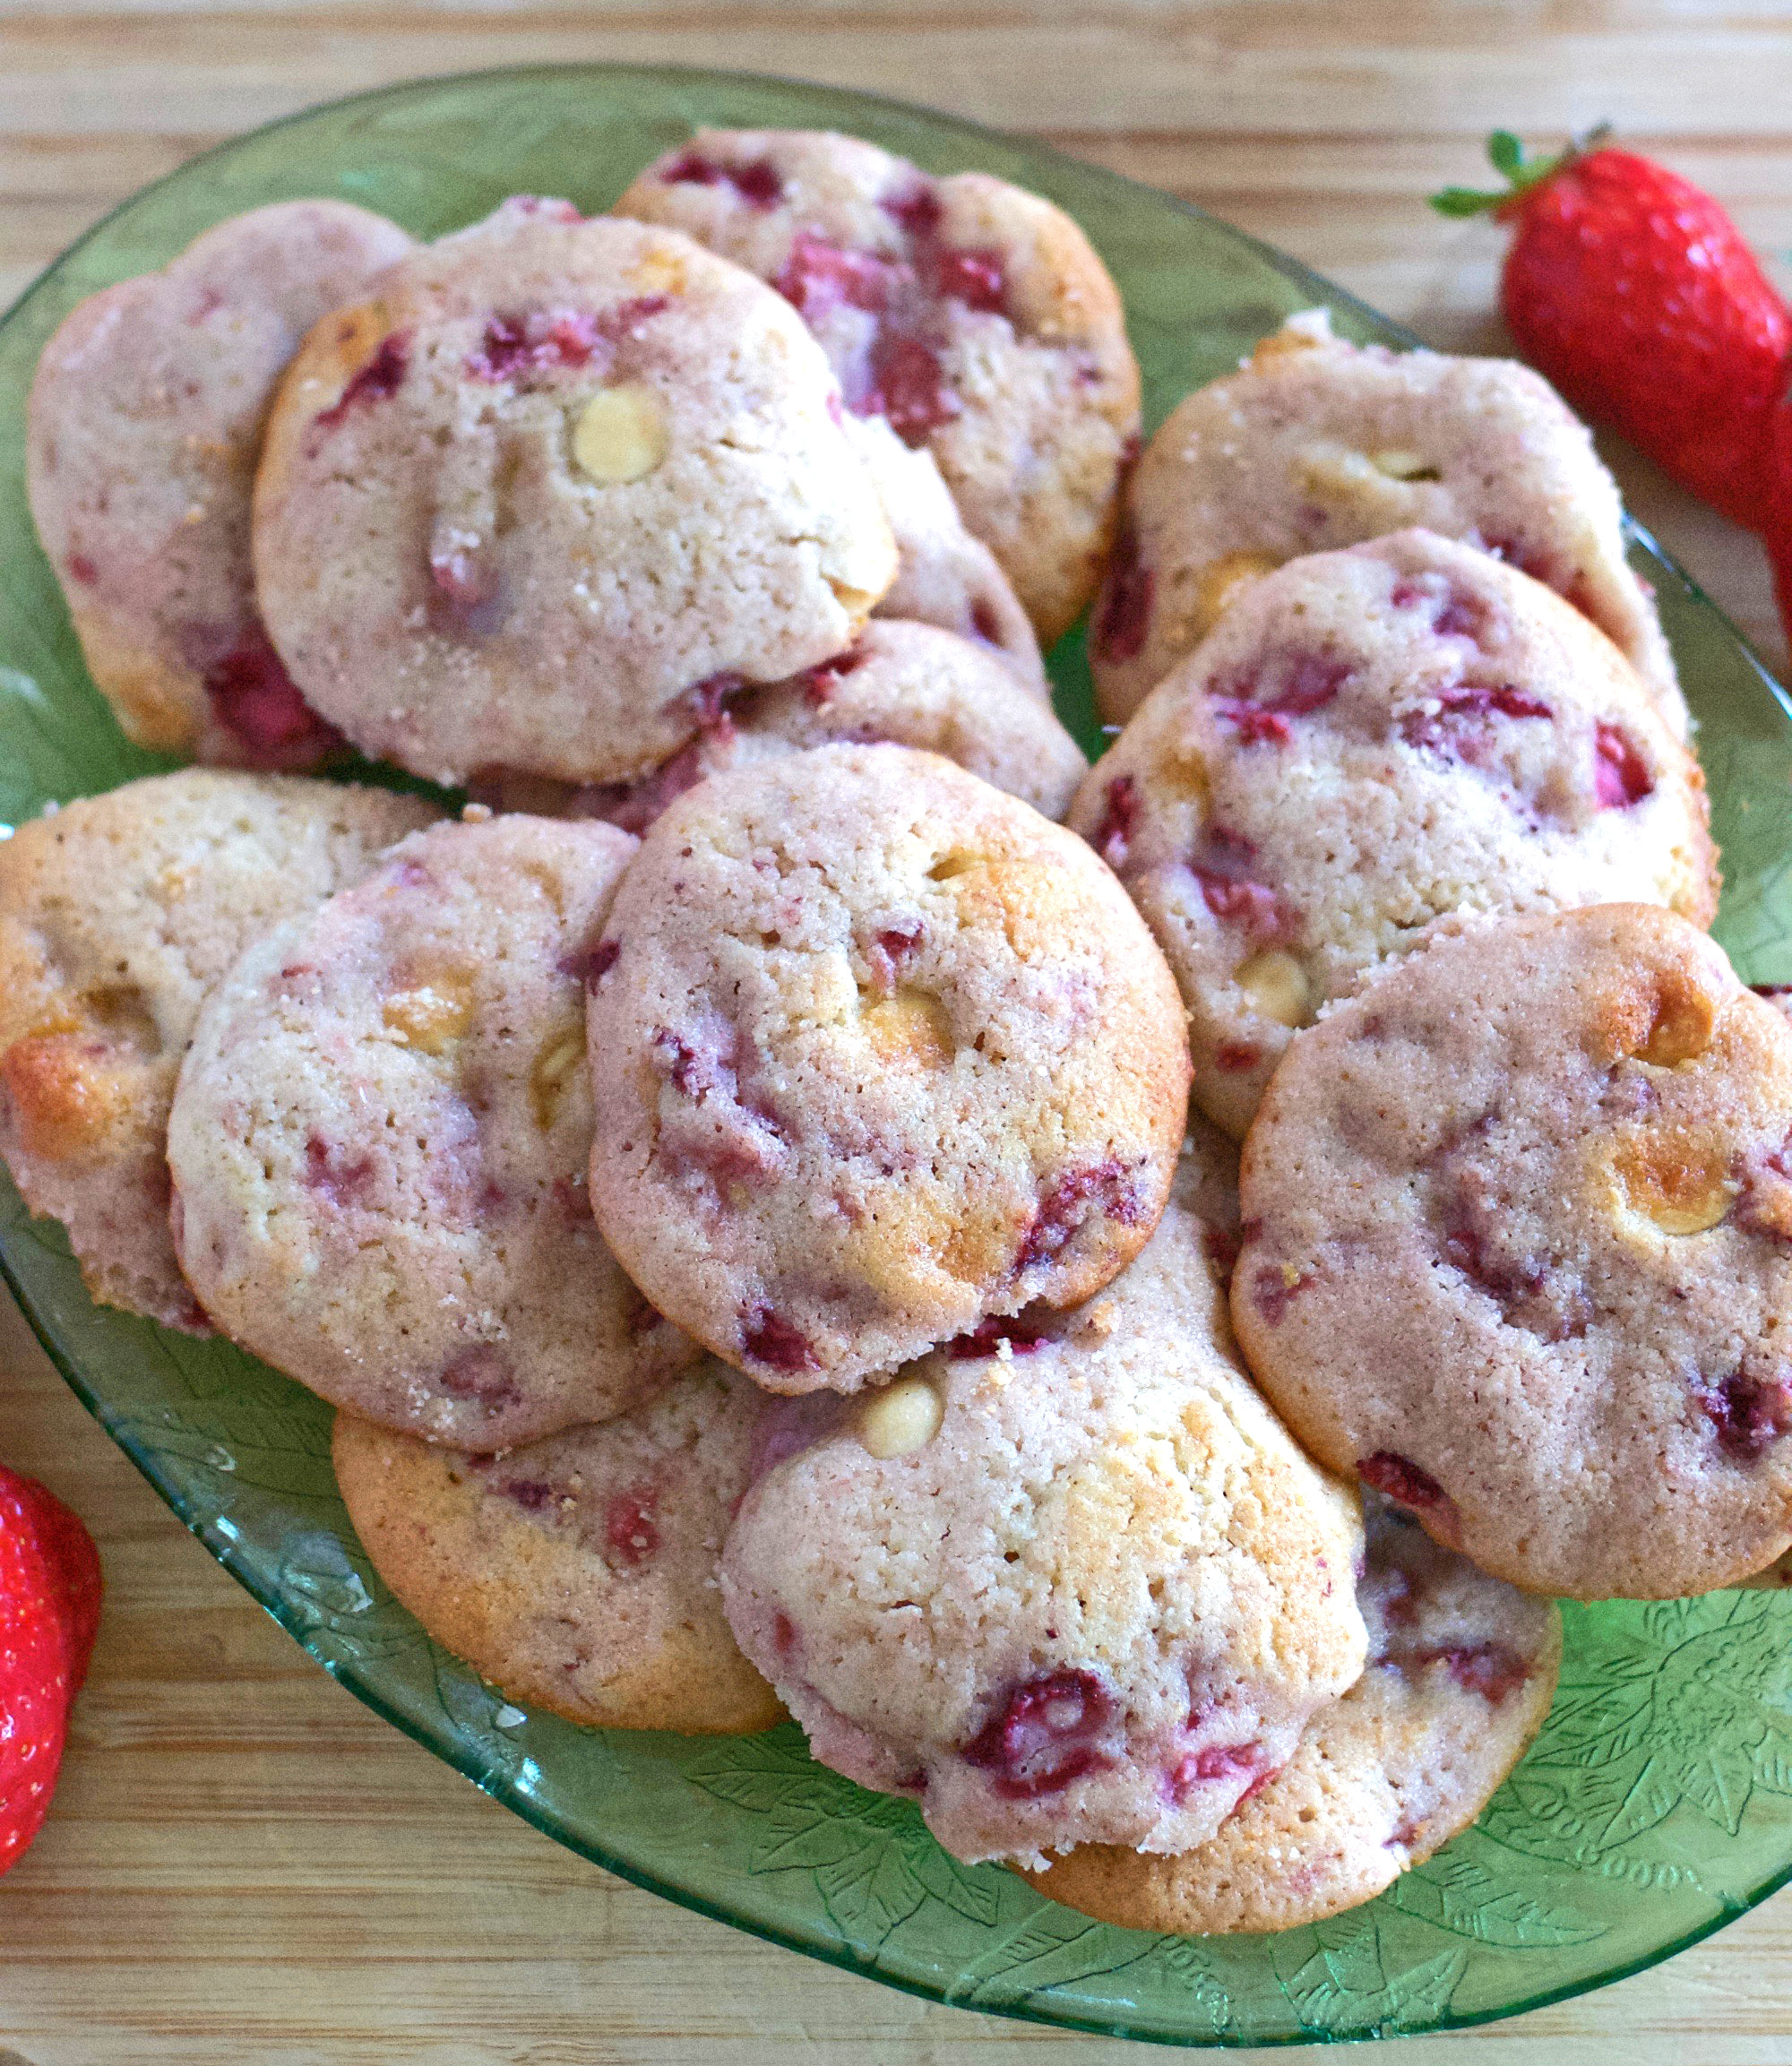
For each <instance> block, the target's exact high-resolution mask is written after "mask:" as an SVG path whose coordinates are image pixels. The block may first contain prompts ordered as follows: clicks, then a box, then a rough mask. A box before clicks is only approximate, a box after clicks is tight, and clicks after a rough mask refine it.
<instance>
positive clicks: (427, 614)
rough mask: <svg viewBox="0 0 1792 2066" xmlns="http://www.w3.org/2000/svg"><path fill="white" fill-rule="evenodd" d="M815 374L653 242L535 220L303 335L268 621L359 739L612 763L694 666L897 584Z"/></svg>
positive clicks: (807, 634) (759, 310)
mask: <svg viewBox="0 0 1792 2066" xmlns="http://www.w3.org/2000/svg"><path fill="white" fill-rule="evenodd" d="M839 411H840V398H839V394H838V392H837V390H836V387H835V383H834V380H833V376H832V374H831V373H830V371H829V369H828V366H827V361H826V359H825V358H824V357H823V354H822V352H821V351H820V350H819V349H818V348H817V347H816V345H815V342H814V339H813V338H811V337H810V336H809V335H808V333H807V331H806V330H805V329H804V327H803V324H802V323H800V322H799V321H798V320H797V317H796V315H795V314H794V313H793V312H792V310H791V309H790V307H789V306H788V303H786V302H784V301H783V300H782V299H781V298H780V297H779V296H777V295H775V294H773V293H771V291H770V290H769V289H768V288H765V287H763V286H762V284H761V283H760V282H759V281H757V280H754V279H752V278H751V277H750V276H749V275H748V274H746V273H745V272H743V271H741V270H740V268H738V267H737V266H733V265H729V264H728V263H725V262H724V261H723V260H721V259H719V258H717V257H715V256H714V255H713V254H711V253H709V252H706V251H703V250H702V249H700V248H699V247H698V246H697V245H694V244H693V243H692V242H691V241H690V240H689V239H688V238H686V237H680V236H678V235H676V233H675V232H673V231H670V230H664V229H657V228H650V227H646V226H643V225H642V224H639V223H633V222H614V221H608V220H595V221H589V222H585V221H579V220H571V221H568V220H560V219H558V218H557V217H556V215H555V214H554V213H552V212H551V211H546V210H544V209H541V208H539V207H538V208H537V209H536V211H534V212H532V213H530V214H527V215H524V216H521V217H520V218H519V217H518V216H517V215H516V214H515V213H514V212H513V213H512V214H510V215H508V216H506V217H505V218H504V220H502V221H501V222H500V223H499V224H498V225H497V226H495V227H487V228H483V229H481V230H478V232H476V233H475V234H472V235H462V236H459V237H452V238H450V239H448V240H447V241H445V242H444V243H442V244H439V245H435V246H433V247H432V248H431V249H429V250H427V251H422V252H418V254H416V255H415V256H414V257H411V258H409V259H407V260H405V261H404V262H403V263H401V264H399V265H397V266H395V267H393V268H392V270H391V271H389V272H387V273H386V274H385V275H384V276H383V278H382V279H381V280H380V282H379V287H378V292H377V295H376V296H375V297H373V298H371V299H369V300H366V301H364V302H362V303H360V304H359V305H358V306H355V307H352V308H348V309H345V310H342V311H341V312H340V313H339V314H337V315H336V316H334V317H332V319H331V321H330V322H329V323H324V324H321V325H320V326H319V327H318V328H317V329H316V330H315V331H313V332H312V334H311V336H310V337H309V338H308V339H307V340H306V344H305V346H304V349H302V350H301V351H300V353H299V355H298V357H297V358H296V359H295V360H294V362H293V364H292V366H291V368H290V369H289V372H288V374H287V377H286V378H285V380H284V381H283V382H282V383H281V385H280V393H279V396H278V398H277V399H276V400H275V403H274V408H273V412H272V415H271V418H270V421H269V426H268V436H267V447H266V452H265V455H264V457H263V462H262V469H261V472H260V474H259V475H258V476H257V478H256V482H255V511H254V556H255V571H256V581H257V586H258V589H259V591H260V594H261V598H262V607H263V613H264V615H265V616H266V618H267V623H268V629H269V631H270V633H271V635H272V638H273V641H274V644H275V645H276V646H277V647H278V648H279V650H280V655H281V657H282V659H284V660H285V662H286V664H287V666H288V667H289V669H290V670H291V672H292V676H293V678H294V680H296V681H297V683H298V684H299V685H300V687H301V688H302V689H303V690H304V691H305V693H306V695H307V697H309V698H310V700H311V701H312V702H314V704H315V705H316V707H317V708H318V709H319V710H321V711H323V714H324V715H325V716H326V717H328V718H329V719H331V720H332V722H333V723H335V724H337V725H339V726H340V727H341V729H342V730H343V731H344V732H345V733H346V734H347V735H348V736H349V737H350V738H351V739H353V740H354V741H355V743H356V744H357V745H358V746H360V747H361V748H362V749H363V750H364V751H365V752H366V753H375V754H378V755H380V756H382V757H383V758H385V759H388V760H394V761H397V762H399V763H400V764H401V766H403V767H407V768H409V769H411V770H414V771H416V772H417V773H419V774H424V775H429V776H433V777H436V778H439V779H443V780H456V781H458V780H460V779H463V778H465V777H467V776H470V775H471V774H473V773H475V772H476V771H477V770H480V769H482V768H487V767H499V768H510V769H520V770H524V771H526V772H529V773H532V774H540V775H550V776H554V777H556V778H558V779H564V780H569V781H613V780H618V779H624V778H626V777H628V776H630V775H633V774H637V773H639V772H641V771H642V770H643V769H646V768H648V767H650V766H652V765H654V764H655V763H656V762H659V761H662V760H664V759H665V758H667V756H668V754H671V753H676V751H677V749H678V748H679V747H680V746H682V745H685V743H686V741H687V740H689V739H690V738H691V737H692V736H694V733H695V731H696V729H697V727H698V723H699V720H700V719H701V716H702V709H703V705H704V696H705V693H706V684H711V683H713V682H714V681H715V680H716V679H717V678H718V677H722V676H732V675H735V674H739V675H742V676H745V677H746V678H747V679H749V680H753V681H779V680H782V679H783V678H784V677H785V676H788V675H792V674H796V673H797V672H799V671H800V670H801V669H802V668H804V667H812V666H814V664H815V662H816V661H818V660H823V659H827V657H828V656H829V655H830V654H831V653H837V652H839V651H840V650H841V649H842V648H843V647H845V646H847V645H849V644H850V642H851V641H852V639H853V636H854V634H855V633H857V630H858V628H859V626H860V625H861V624H863V623H864V621H865V618H866V615H867V614H868V612H869V611H870V609H871V607H872V605H873V604H874V603H875V602H876V601H877V600H878V598H880V597H881V596H882V595H883V591H884V590H885V589H887V588H888V587H889V586H890V583H891V581H892V580H893V579H894V578H895V572H896V548H895V545H894V542H893V540H892V537H891V533H890V527H889V525H888V523H887V522H886V521H885V519H884V516H883V509H882V506H881V504H879V502H878V499H877V493H876V489H875V488H874V486H873V484H872V481H871V479H870V477H869V475H868V474H867V473H866V469H865V468H864V466H863V465H862V464H861V463H860V461H858V460H857V457H856V455H855V452H854V450H853V447H852V446H851V444H850V443H849V440H848V437H847V434H846V432H845V431H844V430H843V429H842V428H841V427H840V422H839V420H838V418H839Z"/></svg>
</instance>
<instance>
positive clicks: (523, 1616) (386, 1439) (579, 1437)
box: [334, 1359, 783, 1735]
mask: <svg viewBox="0 0 1792 2066" xmlns="http://www.w3.org/2000/svg"><path fill="white" fill-rule="evenodd" d="M758 1409H759V1400H758V1394H757V1393H756V1392H755V1391H754V1389H753V1387H752V1386H751V1385H750V1384H749V1383H748V1382H747V1381H746V1380H745V1378H744V1377H741V1376H739V1375H737V1373H735V1372H734V1371H731V1370H728V1369H727V1368H726V1367H725V1366H724V1365H722V1364H718V1363H713V1362H711V1361H709V1360H708V1359H705V1361H704V1362H703V1363H702V1364H700V1365H699V1366H698V1367H697V1368H696V1369H694V1370H692V1371H690V1372H688V1373H686V1374H685V1375H684V1376H682V1377H679V1378H676V1379H674V1380H673V1382H671V1383H670V1384H668V1386H667V1387H666V1389H665V1390H663V1391H662V1392H660V1393H659V1396H658V1397H657V1398H655V1399H650V1400H649V1401H648V1402H647V1403H646V1404H645V1405H642V1406H638V1407H635V1408H634V1409H633V1411H632V1412H629V1413H625V1414H621V1415H618V1416H616V1418H615V1419H613V1420H607V1421H605V1422H604V1423H603V1425H601V1426H599V1427H574V1428H569V1429H567V1430H566V1431H565V1432H564V1433H561V1434H553V1435H548V1436H547V1438H546V1439H545V1440H543V1441H540V1442H529V1443H526V1444H525V1445H524V1446H523V1447H522V1448H521V1449H513V1450H511V1451H507V1452H506V1453H505V1454H504V1455H503V1456H467V1455H462V1454H461V1452H460V1451H456V1450H450V1449H443V1448H440V1447H438V1446H436V1445H435V1444H433V1443H430V1442H418V1441H417V1440H416V1439H415V1438H414V1437H413V1436H410V1435H405V1434H394V1433H392V1432H391V1431H390V1430H389V1429H385V1428H381V1427H375V1425H373V1424H372V1423H371V1422H368V1421H363V1420H357V1419H355V1418H353V1417H352V1416H350V1415H348V1414H339V1415H338V1416H337V1420H336V1436H335V1444H334V1454H335V1464H336V1481H337V1484H338V1485H340V1488H341V1493H342V1498H343V1501H344V1502H345V1503H346V1504H347V1506H348V1509H349V1519H351V1520H352V1521H353V1522H354V1524H355V1532H356V1533H357V1534H358V1536H359V1537H360V1538H361V1542H362V1545H363V1546H364V1547H365V1548H366V1552H367V1554H368V1556H369V1557H370V1558H371V1559H372V1560H373V1562H374V1565H375V1569H376V1570H377V1571H378V1572H379V1574H380V1576H381V1577H382V1578H383V1580H385V1582H386V1584H387V1585H388V1586H390V1587H391V1588H392V1591H393V1592H394V1593H395V1594H397V1596H398V1597H399V1598H400V1599H401V1601H402V1602H403V1604H404V1605H406V1606H407V1607H409V1609H410V1611H411V1613H412V1614H415V1615H416V1616H417V1618H418V1621H420V1622H421V1623H423V1625H424V1627H425V1628H426V1630H427V1631H428V1632H429V1633H430V1634H431V1635H432V1636H433V1637H434V1638H435V1640H436V1641H437V1642H439V1643H441V1644H442V1645H443V1646H444V1648H447V1649H450V1650H452V1652H453V1653H454V1655H455V1656H456V1657H461V1658H463V1659H464V1660H465V1661H466V1662H467V1663H468V1664H470V1665H471V1666H472V1667H473V1669H474V1670H475V1671H477V1672H478V1674H479V1675H480V1676H481V1677H482V1678H485V1679H488V1680H490V1681H491V1683H493V1684H494V1685H495V1686H498V1687H499V1688H501V1689H502V1691H503V1692H504V1693H505V1694H506V1695H507V1696H508V1697H509V1698H510V1699H512V1700H520V1701H521V1702H523V1703H524V1704H525V1705H526V1706H529V1707H532V1708H546V1709H548V1710H549V1711H550V1712H552V1713H554V1714H556V1715H564V1717H566V1719H567V1720H568V1721H573V1722H581V1723H583V1724H584V1725H586V1726H588V1727H591V1728H609V1729H676V1730H678V1731H680V1732H681V1733H683V1734H685V1735H744V1734H747V1733H750V1732H752V1731H754V1730H755V1729H768V1728H770V1727H771V1725H772V1724H773V1723H774V1722H776V1721H778V1720H779V1719H780V1717H781V1715H782V1712H783V1710H782V1709H781V1708H780V1705H779V1702H778V1698H777V1696H776V1694H774V1693H773V1692H772V1691H771V1687H770V1686H768V1685H767V1684H766V1683H765V1681H764V1680H763V1679H762V1678H761V1677H760V1675H759V1674H758V1673H757V1672H756V1671H754V1668H753V1666H751V1665H749V1664H748V1663H747V1661H746V1659H745V1657H742V1656H741V1654H740V1652H739V1650H738V1649H737V1648H736V1647H735V1640H734V1638H733V1637H732V1636H731V1635H730V1634H729V1632H728V1623H727V1622H726V1621H725V1620H724V1619H723V1616H722V1609H721V1595H720V1593H719V1590H718V1589H717V1585H716V1560H717V1558H718V1557H719V1554H720V1553H721V1546H722V1537H723V1536H724V1535H725V1534H726V1533H727V1530H728V1521H729V1519H730V1518H731V1517H732V1515H733V1513H734V1510H735V1507H736V1506H737V1503H738V1502H739V1500H740V1496H741V1494H742V1493H743V1492H744V1491H745V1489H746V1483H747V1471H748V1466H749V1461H750V1459H751V1456H752V1451H753V1433H754V1425H755V1423H756V1420H757V1417H758Z"/></svg>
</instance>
